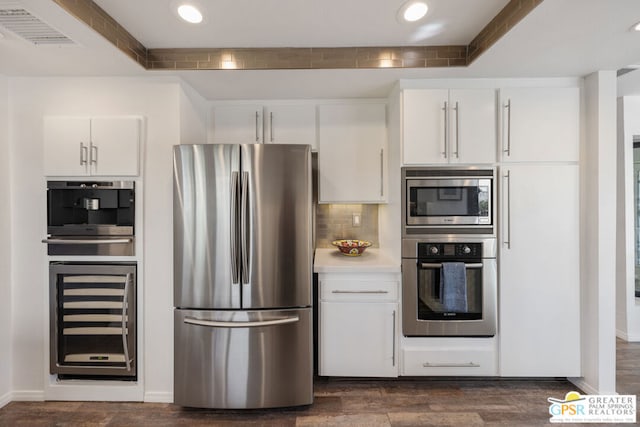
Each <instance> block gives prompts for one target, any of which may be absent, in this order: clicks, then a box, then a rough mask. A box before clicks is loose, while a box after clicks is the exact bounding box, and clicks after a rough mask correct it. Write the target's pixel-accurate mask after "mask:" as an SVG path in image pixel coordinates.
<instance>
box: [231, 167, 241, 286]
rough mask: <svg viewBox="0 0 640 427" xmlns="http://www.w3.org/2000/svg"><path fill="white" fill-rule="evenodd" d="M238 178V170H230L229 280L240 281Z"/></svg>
mask: <svg viewBox="0 0 640 427" xmlns="http://www.w3.org/2000/svg"><path fill="white" fill-rule="evenodd" d="M238 180H239V172H231V239H230V249H231V281H232V283H239V282H240V270H239V268H238Z"/></svg>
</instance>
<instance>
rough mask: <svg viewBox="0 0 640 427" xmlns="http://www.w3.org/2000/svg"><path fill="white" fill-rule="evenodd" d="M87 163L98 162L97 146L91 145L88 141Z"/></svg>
mask: <svg viewBox="0 0 640 427" xmlns="http://www.w3.org/2000/svg"><path fill="white" fill-rule="evenodd" d="M89 163H90V164H94V165H95V164H97V163H98V146H97V145H93V143H92V142H90V143H89Z"/></svg>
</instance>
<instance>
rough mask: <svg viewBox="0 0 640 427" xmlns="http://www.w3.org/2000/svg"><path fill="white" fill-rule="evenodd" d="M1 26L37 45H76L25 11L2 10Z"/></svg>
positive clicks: (14, 9) (0, 10)
mask: <svg viewBox="0 0 640 427" xmlns="http://www.w3.org/2000/svg"><path fill="white" fill-rule="evenodd" d="M0 26H1V27H4V28H6V29H7V30H9V31H11V32H13V33H15V34H16V35H18V36H20V37H22V38H23V39H25V40H27V41H29V42H31V43H33V44H36V45H52V44H54V45H59V44H75V43H74V41H73V40H71V39H70V38H68V37H67V36H65V35H64V34H62V33H60V32H59V31H57V30H55V29H53V28H51V27H50V26H49V25H47V24H45V23H44V22H42V21H41V20H39V19H38V18H36V17H35V16H33V15H32V14H31V13H29V12H28V11H27V10H25V9H20V8H10V9H0Z"/></svg>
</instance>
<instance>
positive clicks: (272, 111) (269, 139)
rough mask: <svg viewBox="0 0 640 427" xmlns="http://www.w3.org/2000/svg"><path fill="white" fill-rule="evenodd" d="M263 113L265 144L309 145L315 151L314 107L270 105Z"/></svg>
mask: <svg viewBox="0 0 640 427" xmlns="http://www.w3.org/2000/svg"><path fill="white" fill-rule="evenodd" d="M264 112H265V113H264V143H265V144H309V145H311V148H312V149H313V150H314V151H315V150H317V148H318V144H317V142H316V141H317V136H316V135H317V132H316V107H315V105H307V104H304V105H290V104H288V105H270V106H267V107H265V110H264Z"/></svg>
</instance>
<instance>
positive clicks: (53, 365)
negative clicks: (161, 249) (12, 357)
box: [49, 262, 136, 380]
mask: <svg viewBox="0 0 640 427" xmlns="http://www.w3.org/2000/svg"><path fill="white" fill-rule="evenodd" d="M49 284H50V322H49V323H50V334H51V341H50V371H51V374H54V375H58V377H59V378H63V379H64V378H96V377H99V378H107V377H109V378H118V379H122V380H135V379H136V265H135V264H124V263H109V264H102V263H101V264H89V263H66V262H52V263H50V265H49Z"/></svg>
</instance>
